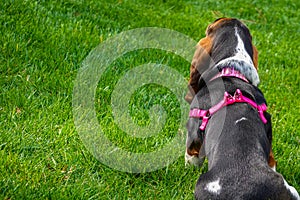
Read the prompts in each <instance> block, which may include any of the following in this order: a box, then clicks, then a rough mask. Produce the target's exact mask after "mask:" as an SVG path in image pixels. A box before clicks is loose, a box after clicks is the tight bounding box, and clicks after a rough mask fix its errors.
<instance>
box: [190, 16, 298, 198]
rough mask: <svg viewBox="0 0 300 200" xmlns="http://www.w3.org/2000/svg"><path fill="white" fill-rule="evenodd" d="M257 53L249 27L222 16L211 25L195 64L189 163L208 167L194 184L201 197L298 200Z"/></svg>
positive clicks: (196, 53) (200, 46)
mask: <svg viewBox="0 0 300 200" xmlns="http://www.w3.org/2000/svg"><path fill="white" fill-rule="evenodd" d="M257 67H258V52H257V49H256V47H255V46H254V45H253V44H252V36H251V34H250V31H249V29H248V28H247V26H246V25H245V24H244V23H242V22H241V21H240V20H238V19H234V18H220V19H217V20H216V21H215V22H213V23H212V24H211V25H209V26H208V27H207V30H206V37H205V38H203V39H201V40H200V42H199V43H198V45H197V49H196V51H195V54H194V57H193V60H192V64H191V68H190V80H189V92H188V93H187V95H186V97H185V99H186V100H187V101H188V102H189V103H190V114H189V120H188V123H187V129H188V134H187V140H186V153H185V154H186V155H185V160H186V163H187V164H194V165H196V166H201V165H202V163H203V161H204V159H205V157H207V159H208V171H207V172H206V173H204V174H202V175H201V176H200V177H199V179H198V181H197V184H196V187H195V192H194V195H195V198H196V199H197V200H200V199H205V200H207V199H218V200H219V199H226V200H228V199H231V200H232V199H282V200H283V199H284V200H288V199H295V200H299V199H300V197H299V194H298V193H297V191H296V189H295V188H294V187H292V186H290V185H289V184H288V183H287V182H286V181H285V179H284V178H283V176H282V175H281V174H279V173H277V172H276V161H275V159H274V156H273V153H272V125H271V116H270V114H269V113H268V112H266V110H267V103H266V100H265V98H264V95H263V93H262V92H261V91H260V90H259V88H258V84H259V82H260V80H259V76H258V73H257Z"/></svg>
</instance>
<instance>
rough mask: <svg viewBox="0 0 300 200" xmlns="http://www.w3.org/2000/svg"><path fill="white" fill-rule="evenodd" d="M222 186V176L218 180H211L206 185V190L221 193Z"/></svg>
mask: <svg viewBox="0 0 300 200" xmlns="http://www.w3.org/2000/svg"><path fill="white" fill-rule="evenodd" d="M221 189H222V187H221V186H220V178H218V180H216V181H213V182H210V183H208V184H207V185H206V187H205V190H207V191H209V192H211V193H213V194H220V192H221Z"/></svg>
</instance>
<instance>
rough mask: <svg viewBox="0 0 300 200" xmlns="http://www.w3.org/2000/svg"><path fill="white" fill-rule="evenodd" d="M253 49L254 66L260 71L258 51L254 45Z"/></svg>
mask: <svg viewBox="0 0 300 200" xmlns="http://www.w3.org/2000/svg"><path fill="white" fill-rule="evenodd" d="M252 49H253V64H254V67H255V68H256V70H257V69H258V51H257V48H256V47H255V46H254V45H252Z"/></svg>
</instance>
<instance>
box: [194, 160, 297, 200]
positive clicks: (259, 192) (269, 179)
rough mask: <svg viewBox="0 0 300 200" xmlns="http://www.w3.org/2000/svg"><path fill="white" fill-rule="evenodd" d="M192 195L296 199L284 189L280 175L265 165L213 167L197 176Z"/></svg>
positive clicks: (225, 198)
mask: <svg viewBox="0 0 300 200" xmlns="http://www.w3.org/2000/svg"><path fill="white" fill-rule="evenodd" d="M244 167H246V168H244ZM247 167H249V168H247ZM195 198H196V199H197V200H201V199H203V200H208V199H211V200H214V199H218V200H222V199H224V200H228V199H230V200H241V199H242V200H248V199H249V200H254V199H255V200H264V199H265V200H271V199H272V200H273V199H274V200H275V199H282V200H292V199H297V198H296V197H295V198H294V197H293V195H291V192H290V191H289V190H287V188H286V185H285V183H284V180H283V178H282V177H281V175H280V174H278V173H276V172H274V171H273V170H272V169H270V168H269V167H268V166H259V167H253V166H243V167H240V166H236V167H235V168H233V167H231V168H225V169H224V168H218V167H216V168H213V169H211V170H210V171H209V172H207V173H205V174H203V175H201V176H200V178H199V180H198V182H197V185H196V189H195Z"/></svg>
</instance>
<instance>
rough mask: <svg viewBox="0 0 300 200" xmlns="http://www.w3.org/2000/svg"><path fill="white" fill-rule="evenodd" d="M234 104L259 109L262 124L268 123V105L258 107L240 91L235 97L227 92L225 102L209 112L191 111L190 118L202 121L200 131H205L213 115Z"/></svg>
mask: <svg viewBox="0 0 300 200" xmlns="http://www.w3.org/2000/svg"><path fill="white" fill-rule="evenodd" d="M234 103H248V104H250V105H251V106H252V107H253V108H255V109H257V111H258V114H259V117H260V118H261V120H262V122H263V123H264V124H266V123H267V119H266V118H265V116H264V112H265V111H266V110H267V106H266V104H265V103H263V104H261V105H257V104H256V103H255V102H254V101H253V100H252V99H249V98H247V97H245V96H243V94H242V91H241V90H240V89H237V90H236V92H235V93H234V95H233V96H232V95H230V94H229V93H228V92H225V93H224V98H223V100H222V101H220V102H219V103H218V104H216V105H215V106H213V107H211V108H210V109H208V110H201V109H199V108H194V109H192V110H190V114H189V116H190V117H193V118H199V119H202V124H201V126H200V130H202V131H204V130H205V128H206V125H207V123H208V120H209V119H210V117H211V116H212V115H213V114H215V113H216V112H218V111H219V110H221V109H222V108H223V107H225V106H227V105H231V104H234Z"/></svg>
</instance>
